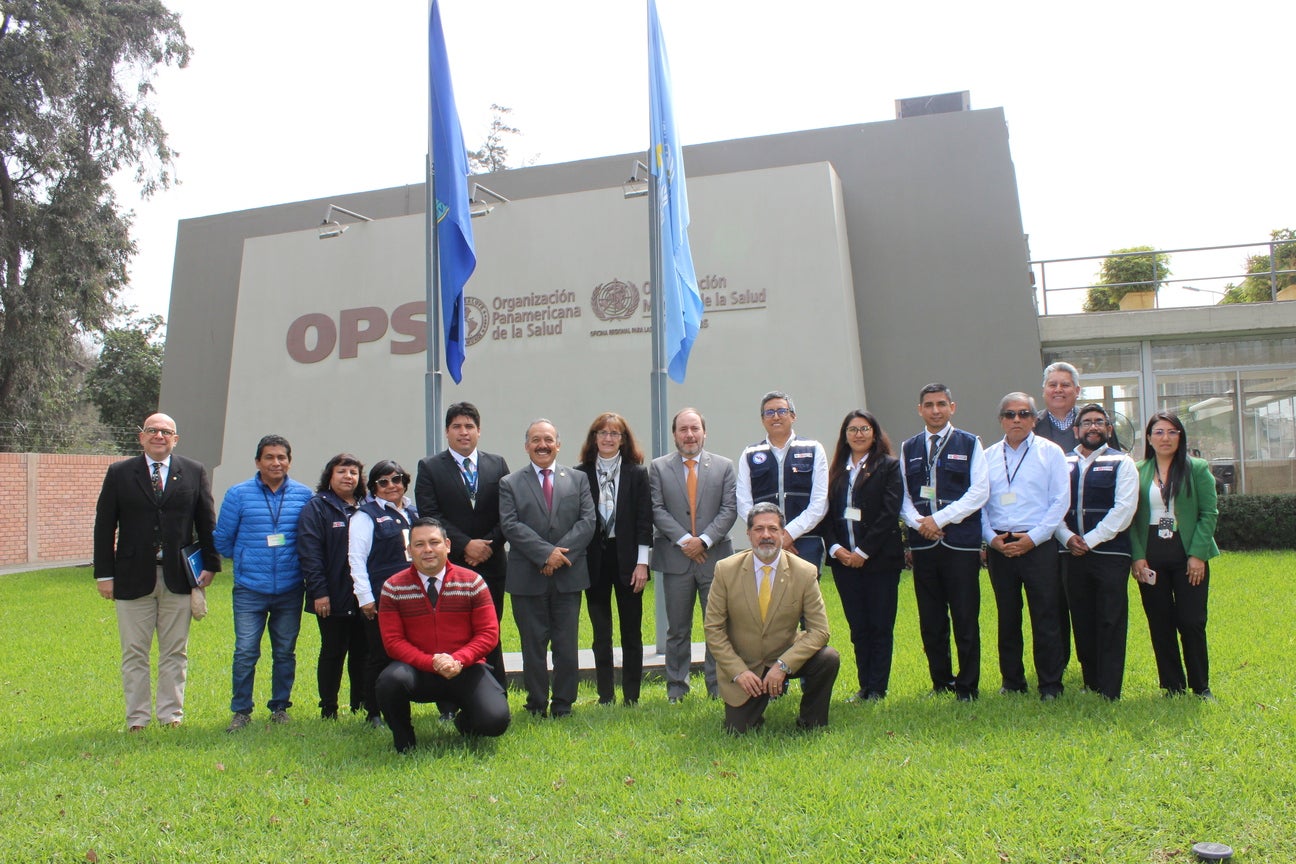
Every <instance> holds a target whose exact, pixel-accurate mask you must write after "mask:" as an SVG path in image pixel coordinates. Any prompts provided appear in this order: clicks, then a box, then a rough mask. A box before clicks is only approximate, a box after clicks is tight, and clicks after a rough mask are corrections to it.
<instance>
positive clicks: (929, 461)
mask: <svg viewBox="0 0 1296 864" xmlns="http://www.w3.org/2000/svg"><path fill="white" fill-rule="evenodd" d="M933 434H935V433H933ZM953 437H954V430H952V429H951V430H950V432H949V434H948V435H946V436H945V437H944V438H942V439H941V442H940V446H939V447H937V448H936V452H935V453H934V454H933V455H931V456H930V457H929V456H927V448H926V447H924V448H923V459H924V461H925V462H926V470H927V482H926V483H924V484H923V485H924V486H930V485H931V483H932V468H934V467H936V462H937V460H939V459H940V457H941V454H942V453H944V452H945V448H946V447H947V446H948V445H949V442H950V439H951V438H953ZM927 438H928V439H929V440H930V438H931V435H928V436H927Z"/></svg>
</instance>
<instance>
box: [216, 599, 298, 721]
mask: <svg viewBox="0 0 1296 864" xmlns="http://www.w3.org/2000/svg"><path fill="white" fill-rule="evenodd" d="M304 594H305V587H304V586H303V587H299V588H296V589H294V590H292V591H287V592H285V593H283V594H262V593H260V592H259V591H252V590H251V589H248V588H244V587H242V586H241V585H239V584H238V583H235V584H234V663H233V667H232V669H233V673H234V676H233V677H234V696H233V698H232V699H231V700H230V710H231V711H233V712H235V713H238V714H251V713H252V685H253V683H254V682H255V680H256V664H257V660H259V659H260V658H261V634H262V633H264V632H265V629H266V624H267V622H268V623H269V625H270V652H271V657H272V659H273V665H272V667H271V673H270V702H269V704H268V705H267V706H266V707H268V708H269V709H270V710H271V711H282V710H286V709H287V708H288V707H289V706H290V705H292V698H291V697H292V688H293V680H294V679H295V678H296V677H297V653H296V652H297V633H298V631H299V630H301V616H302V600H303V595H304Z"/></svg>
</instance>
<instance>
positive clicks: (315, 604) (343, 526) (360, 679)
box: [297, 453, 378, 720]
mask: <svg viewBox="0 0 1296 864" xmlns="http://www.w3.org/2000/svg"><path fill="white" fill-rule="evenodd" d="M363 474H364V465H363V464H362V463H361V462H360V460H359V459H357V458H356V457H355V456H352V455H351V454H350V453H339V454H337V455H336V456H334V457H333V458H332V459H330V460H329V461H328V464H326V465H325V466H324V470H323V472H321V473H320V479H319V485H318V486H316V487H315V497H314V498H312V499H311V500H310V501H308V502H306V506H305V507H303V508H302V511H301V516H299V517H298V518H297V555H298V557H299V558H301V572H302V578H303V579H304V580H305V582H306V611H307V612H310V613H312V614H314V615H315V620H316V623H318V624H319V631H320V653H319V662H318V663H317V664H316V667H315V679H316V682H317V684H318V686H319V707H320V716H321V717H323V718H324V719H325V720H333V719H336V718H337V713H338V693H339V691H340V690H341V689H342V668H343V666H345V667H346V670H347V673H348V676H349V680H350V682H351V713H353V714H354V713H356V712H357V711H359V710H360V706H361V705H364V706H365V708H366V710H367V712H368V713H369V714H376V713H377V712H378V706H377V705H371V704H369V703H368V702H367V701H366V699H365V686H364V681H365V673H364V670H365V663H366V661H367V658H368V654H369V651H368V644H367V641H366V639H365V632H364V624H363V623H362V622H363V616H361V615H360V608H359V606H357V605H356V598H355V592H354V590H353V588H352V583H351V566H350V564H348V563H347V532H348V526H349V525H350V522H351V516H352V514H354V513H355V511H356V510H357V509H358V508H359V506H360V502H361V501H362V500H363V499H364V494H363V492H362V488H363V487H362V486H361V483H360V477H361V475H363Z"/></svg>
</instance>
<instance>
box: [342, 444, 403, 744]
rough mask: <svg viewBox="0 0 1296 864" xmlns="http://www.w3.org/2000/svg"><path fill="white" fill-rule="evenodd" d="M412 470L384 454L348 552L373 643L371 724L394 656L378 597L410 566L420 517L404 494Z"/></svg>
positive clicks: (354, 521) (355, 519)
mask: <svg viewBox="0 0 1296 864" xmlns="http://www.w3.org/2000/svg"><path fill="white" fill-rule="evenodd" d="M409 481H410V475H409V472H408V471H406V470H405V469H404V468H402V467H401V466H400V463H398V462H396V461H394V460H392V459H382V460H380V461H379V462H378V463H377V464H375V465H374V466H373V468H371V469H369V498H368V500H366V501H365V502H364V503H363V504H361V505H360V509H359V510H357V511H356V514H355V515H354V516H352V517H351V529H350V537H349V539H350V551H349V552H348V554H347V561H348V562H350V564H351V584H352V586H353V588H354V591H355V597H356V603H358V604H359V606H360V614H361V615H362V616H363V617H364V628H365V636H366V638H367V639H368V642H369V662H368V663H367V664H366V666H365V672H366V674H365V704H366V705H372V706H374V708H373V710H372V711H371V712H370V714H369V723H370V725H372V726H374V727H381V726H382V725H383V724H382V717H381V716H379V714H378V709H377V705H378V699H377V697H376V696H375V695H374V684H376V683H377V682H378V676H379V675H380V674H382V671H383V670H384V669H386V668H387V664H388V663H390V662H391V658H390V657H388V656H387V652H386V651H385V650H384V649H383V641H382V633H381V632H380V631H379V629H378V602H379V598H380V597H381V596H382V587H383V583H384V582H386V581H387V580H388V579H389V578H390V577H392V576H394V575H396V574H397V573H399V572H400V571H402V570H404V569H406V568H407V567H409V566H410V561H409V553H408V552H407V551H406V547H407V546H408V545H409V527H410V523H411V522H413V521H414V520H415V519H417V518H418V511H417V510H416V509H415V508H414V503H413V502H412V501H410V499H409V498H407V497H406V496H405V492H406V490H407V489H409Z"/></svg>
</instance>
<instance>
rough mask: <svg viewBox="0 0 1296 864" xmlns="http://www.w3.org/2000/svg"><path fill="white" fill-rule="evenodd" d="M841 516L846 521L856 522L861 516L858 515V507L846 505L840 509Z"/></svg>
mask: <svg viewBox="0 0 1296 864" xmlns="http://www.w3.org/2000/svg"><path fill="white" fill-rule="evenodd" d="M842 518H843V519H845V520H846V521H847V522H858V521H860V518H861V517H860V508H858V507H847V508H846V509H845V510H843V511H842Z"/></svg>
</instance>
